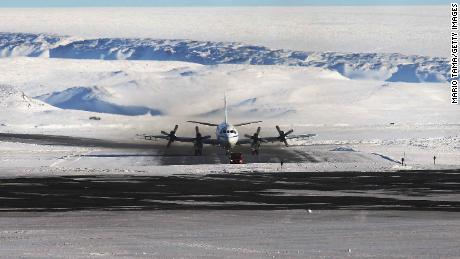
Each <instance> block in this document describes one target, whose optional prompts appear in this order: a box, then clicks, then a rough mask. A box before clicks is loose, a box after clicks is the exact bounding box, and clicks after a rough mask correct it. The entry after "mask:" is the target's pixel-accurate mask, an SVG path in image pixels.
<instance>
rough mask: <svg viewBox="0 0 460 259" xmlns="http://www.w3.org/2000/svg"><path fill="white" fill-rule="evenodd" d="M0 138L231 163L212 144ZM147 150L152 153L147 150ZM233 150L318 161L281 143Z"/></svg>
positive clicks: (171, 160)
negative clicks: (199, 150) (199, 151)
mask: <svg viewBox="0 0 460 259" xmlns="http://www.w3.org/2000/svg"><path fill="white" fill-rule="evenodd" d="M0 141H6V142H19V143H27V144H37V145H61V146H77V147H99V148H109V149H118V150H121V149H126V150H128V149H129V150H131V151H133V150H138V151H142V154H137V155H138V156H140V155H142V156H145V157H148V156H151V157H155V159H158V160H159V161H160V163H161V164H162V165H193V164H226V163H228V162H229V159H228V157H227V155H226V154H225V150H224V149H222V148H220V147H214V146H209V145H208V146H205V147H204V149H203V155H202V156H195V155H194V148H193V145H192V144H181V143H174V144H173V145H172V146H171V147H170V148H168V149H166V147H165V146H166V143H165V142H162V141H147V140H146V141H145V143H139V142H137V143H133V142H116V141H111V140H103V139H92V138H79V137H70V136H54V135H41V134H13V133H0ZM145 151H151V152H147V153H145ZM233 151H234V152H241V153H243V156H244V159H245V162H246V163H279V162H280V161H281V160H282V161H284V162H286V163H296V162H312V163H315V162H318V161H317V160H316V159H315V158H314V157H312V156H310V155H308V154H306V153H304V152H300V151H298V150H292V149H289V148H285V147H284V146H282V145H281V144H267V145H264V146H263V147H261V150H260V151H261V153H260V155H259V156H253V155H252V154H251V152H250V147H249V146H248V145H245V146H237V147H236V148H235V149H234V150H233ZM134 153H135V152H134ZM130 155H131V156H132V155H133V153H132V152H127V153H126V154H125V156H130ZM89 156H93V155H89ZM99 156H101V155H99ZM120 156H123V154H120Z"/></svg>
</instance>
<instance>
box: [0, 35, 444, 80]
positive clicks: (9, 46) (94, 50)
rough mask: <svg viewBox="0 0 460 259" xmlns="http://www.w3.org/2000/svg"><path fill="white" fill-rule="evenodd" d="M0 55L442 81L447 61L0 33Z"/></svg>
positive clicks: (205, 43)
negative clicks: (269, 67) (305, 70)
mask: <svg viewBox="0 0 460 259" xmlns="http://www.w3.org/2000/svg"><path fill="white" fill-rule="evenodd" d="M0 53H1V54H0V56H1V57H9V56H29V57H37V56H49V57H50V58H67V59H102V60H161V61H165V60H167V61H184V62H191V63H198V64H203V65H216V64H251V65H285V66H305V67H321V68H325V69H328V70H332V71H337V72H339V73H340V74H342V75H343V76H345V77H347V78H350V79H365V80H379V81H388V82H410V83H418V82H430V83H431V82H447V81H448V72H449V61H448V59H447V58H438V57H425V56H416V55H413V56H407V55H402V54H396V53H393V54H390V53H336V52H304V51H292V50H284V49H269V48H266V47H263V46H255V45H246V44H242V43H235V42H211V41H192V40H161V39H127V38H102V39H85V40H73V39H72V38H70V37H62V36H51V35H46V34H24V33H0Z"/></svg>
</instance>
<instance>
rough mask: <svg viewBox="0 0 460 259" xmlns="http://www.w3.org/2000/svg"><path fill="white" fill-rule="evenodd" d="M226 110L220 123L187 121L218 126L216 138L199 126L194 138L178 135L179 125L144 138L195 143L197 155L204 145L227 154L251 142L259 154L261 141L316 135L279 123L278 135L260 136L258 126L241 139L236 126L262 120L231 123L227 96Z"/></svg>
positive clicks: (168, 145) (283, 140) (200, 152)
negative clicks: (302, 132) (297, 130)
mask: <svg viewBox="0 0 460 259" xmlns="http://www.w3.org/2000/svg"><path fill="white" fill-rule="evenodd" d="M224 112H225V120H224V122H222V123H220V124H215V123H210V122H201V121H187V122H189V123H195V124H200V125H205V126H210V127H216V138H215V139H212V138H211V136H209V135H207V136H203V135H202V134H201V133H200V130H199V128H198V126H196V127H195V132H196V135H195V137H194V138H191V137H178V136H177V135H176V132H177V129H178V128H179V125H175V127H174V129H173V130H171V131H170V132H169V133H168V132H165V131H163V130H162V131H161V134H162V135H144V139H146V140H154V139H164V140H167V141H168V143H167V144H166V147H167V148H169V147H170V146H171V144H172V143H173V142H189V143H193V144H194V148H195V155H202V154H203V145H204V144H208V145H214V146H221V147H223V148H225V150H226V153H227V155H228V154H229V153H230V151H231V150H232V149H233V148H234V147H235V146H236V145H245V144H249V145H250V146H251V153H252V154H253V155H259V150H260V145H261V143H268V142H272V143H273V142H278V141H279V142H282V143H284V144H285V145H286V147H287V146H289V144H288V142H287V140H288V139H298V138H309V137H313V136H316V134H304V135H297V136H292V135H290V134H292V133H293V132H294V130H292V129H291V130H288V131H286V132H284V131H283V130H281V128H280V127H279V126H278V125H277V126H276V130H277V131H278V134H279V135H278V136H277V137H260V131H261V127H258V128H257V131H256V132H255V133H254V134H253V135H252V136H251V135H247V134H246V135H244V136H245V137H246V139H239V135H238V130H237V129H236V127H240V126H245V125H249V124H255V123H260V122H262V121H250V122H243V123H237V124H231V123H229V121H228V113H227V97H226V96H225V97H224Z"/></svg>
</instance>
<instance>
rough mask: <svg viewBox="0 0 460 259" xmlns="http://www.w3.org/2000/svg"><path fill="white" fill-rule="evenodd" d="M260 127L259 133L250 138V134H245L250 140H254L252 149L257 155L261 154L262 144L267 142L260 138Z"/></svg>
mask: <svg viewBox="0 0 460 259" xmlns="http://www.w3.org/2000/svg"><path fill="white" fill-rule="evenodd" d="M260 129H261V128H260V127H258V128H257V131H256V132H255V133H254V135H252V136H250V135H248V134H245V135H244V136H245V137H246V138H248V139H252V143H251V148H253V151H255V153H256V154H258V153H259V147H260V143H261V142H266V141H265V140H264V139H262V138H260V137H259V134H260Z"/></svg>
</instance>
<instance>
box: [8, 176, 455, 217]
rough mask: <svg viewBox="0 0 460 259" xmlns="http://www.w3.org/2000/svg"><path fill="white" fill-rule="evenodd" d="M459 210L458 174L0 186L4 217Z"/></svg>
mask: <svg viewBox="0 0 460 259" xmlns="http://www.w3.org/2000/svg"><path fill="white" fill-rule="evenodd" d="M176 209H186V210H203V209H218V210H291V209H312V210H342V209H347V210H416V211H456V212H458V211H460V170H452V171H442V172H441V171H411V172H385V173H383V172H381V173H372V172H371V173H369V172H368V173H363V172H328V173H304V172H302V173H300V172H284V173H257V172H254V173H241V174H222V173H221V174H209V175H173V176H120V175H117V176H115V175H103V176H102V175H101V176H62V177H46V178H26V177H24V178H7V179H0V210H2V211H72V210H176Z"/></svg>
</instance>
